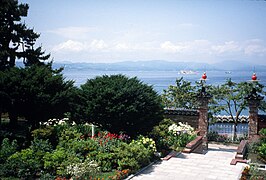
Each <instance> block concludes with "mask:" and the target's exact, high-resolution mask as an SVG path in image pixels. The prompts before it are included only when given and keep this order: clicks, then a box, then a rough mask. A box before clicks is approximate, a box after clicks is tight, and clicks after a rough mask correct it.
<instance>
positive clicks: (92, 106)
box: [73, 75, 162, 137]
mask: <svg viewBox="0 0 266 180" xmlns="http://www.w3.org/2000/svg"><path fill="white" fill-rule="evenodd" d="M79 98H80V100H79V103H78V104H77V108H76V109H77V110H76V112H73V113H74V116H75V118H74V119H79V120H81V121H83V122H91V123H95V124H98V125H100V126H102V127H103V128H104V129H106V130H108V131H110V132H113V133H117V134H119V133H120V132H121V131H122V132H125V133H126V134H128V135H130V136H131V137H132V136H137V135H139V134H147V133H148V132H150V131H151V129H152V127H153V126H154V125H157V124H158V123H159V122H160V121H161V119H162V106H161V101H160V97H159V96H158V94H157V93H156V92H155V91H154V90H153V88H152V87H151V86H148V85H146V84H144V83H142V82H141V81H140V80H138V79H137V78H127V77H125V76H123V75H111V76H107V75H104V76H102V77H96V78H95V79H90V80H88V81H87V82H86V83H85V84H84V85H81V88H80V92H79Z"/></svg>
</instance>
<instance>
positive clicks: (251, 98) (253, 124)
mask: <svg viewBox="0 0 266 180" xmlns="http://www.w3.org/2000/svg"><path fill="white" fill-rule="evenodd" d="M245 99H246V100H247V101H248V107H249V127H248V137H249V138H250V139H252V138H255V137H256V136H257V135H258V107H259V104H260V101H261V100H262V99H263V97H262V96H260V95H259V94H257V92H256V89H255V88H253V90H252V92H251V93H250V94H249V95H248V96H247V97H245Z"/></svg>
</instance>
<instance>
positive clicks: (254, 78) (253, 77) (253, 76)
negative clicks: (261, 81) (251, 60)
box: [251, 73, 257, 81]
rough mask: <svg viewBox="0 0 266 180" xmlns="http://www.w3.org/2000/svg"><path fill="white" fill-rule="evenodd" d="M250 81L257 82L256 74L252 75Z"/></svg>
mask: <svg viewBox="0 0 266 180" xmlns="http://www.w3.org/2000/svg"><path fill="white" fill-rule="evenodd" d="M251 79H252V81H256V80H257V76H256V73H253V75H252V77H251Z"/></svg>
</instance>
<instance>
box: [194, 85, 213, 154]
mask: <svg viewBox="0 0 266 180" xmlns="http://www.w3.org/2000/svg"><path fill="white" fill-rule="evenodd" d="M197 98H198V102H199V109H198V110H199V126H198V129H199V134H200V136H202V137H203V138H202V140H203V144H202V145H203V150H208V139H207V133H208V103H209V100H210V99H211V98H212V95H210V94H209V93H207V92H206V90H205V87H202V89H201V92H200V93H199V94H198V95H197Z"/></svg>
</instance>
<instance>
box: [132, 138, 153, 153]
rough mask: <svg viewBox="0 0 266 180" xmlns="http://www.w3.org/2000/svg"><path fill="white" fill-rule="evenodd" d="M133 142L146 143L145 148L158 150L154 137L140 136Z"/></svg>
mask: <svg viewBox="0 0 266 180" xmlns="http://www.w3.org/2000/svg"><path fill="white" fill-rule="evenodd" d="M131 143H137V144H142V145H144V147H145V148H147V149H149V150H151V151H153V152H156V151H157V149H156V144H155V141H154V140H153V139H152V138H148V137H144V136H139V138H138V140H136V141H135V140H133V141H132V142H131Z"/></svg>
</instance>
